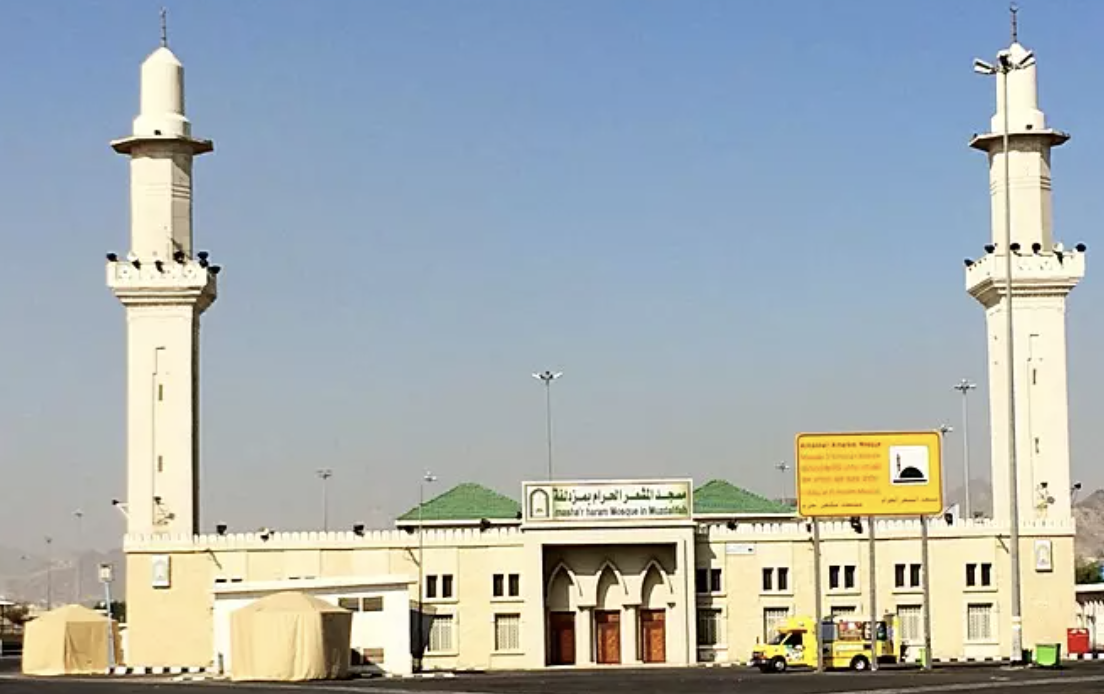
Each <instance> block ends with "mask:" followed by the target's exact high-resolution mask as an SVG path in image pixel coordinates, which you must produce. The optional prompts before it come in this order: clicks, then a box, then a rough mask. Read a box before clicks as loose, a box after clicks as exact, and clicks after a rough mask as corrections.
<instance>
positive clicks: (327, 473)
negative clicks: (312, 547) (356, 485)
mask: <svg viewBox="0 0 1104 694" xmlns="http://www.w3.org/2000/svg"><path fill="white" fill-rule="evenodd" d="M315 474H316V475H318V478H319V479H320V480H322V530H323V531H324V532H329V530H330V495H329V481H330V478H331V477H333V470H331V469H329V468H321V469H319V470H318V471H317V472H316V473H315Z"/></svg>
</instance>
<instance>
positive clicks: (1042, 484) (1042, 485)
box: [1039, 482, 1047, 489]
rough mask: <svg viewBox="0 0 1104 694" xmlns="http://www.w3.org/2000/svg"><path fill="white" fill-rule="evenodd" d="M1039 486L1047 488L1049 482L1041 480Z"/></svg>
mask: <svg viewBox="0 0 1104 694" xmlns="http://www.w3.org/2000/svg"><path fill="white" fill-rule="evenodd" d="M1039 486H1040V487H1042V488H1043V489H1046V488H1047V483H1046V482H1040V483H1039Z"/></svg>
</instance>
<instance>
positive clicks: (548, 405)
mask: <svg viewBox="0 0 1104 694" xmlns="http://www.w3.org/2000/svg"><path fill="white" fill-rule="evenodd" d="M560 376H563V372H562V371H557V372H555V373H553V372H552V371H541V372H540V373H535V374H533V378H535V379H537V380H539V381H544V415H545V426H546V429H547V432H548V481H549V482H551V481H552V381H555V380H556V379H557V378H559V377H560Z"/></svg>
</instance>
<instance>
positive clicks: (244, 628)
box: [230, 591, 353, 682]
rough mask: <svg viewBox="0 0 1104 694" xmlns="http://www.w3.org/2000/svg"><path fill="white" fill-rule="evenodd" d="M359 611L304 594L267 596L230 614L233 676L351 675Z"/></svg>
mask: <svg viewBox="0 0 1104 694" xmlns="http://www.w3.org/2000/svg"><path fill="white" fill-rule="evenodd" d="M352 629H353V613H352V612H349V611H348V610H343V609H341V608H340V607H335V606H333V605H331V604H330V603H328V602H325V601H323V600H319V599H318V598H316V597H314V596H311V595H306V594H304V593H296V592H291V591H287V592H283V593H275V594H273V595H269V596H266V597H263V598H261V599H259V600H257V601H256V602H253V603H250V604H249V605H246V606H245V607H242V608H241V609H238V610H235V611H234V612H233V613H231V615H230V679H232V680H268V681H282V682H286V681H299V680H321V679H336V678H339V677H346V676H348V674H349V648H350V647H349V641H350V637H351V636H352Z"/></svg>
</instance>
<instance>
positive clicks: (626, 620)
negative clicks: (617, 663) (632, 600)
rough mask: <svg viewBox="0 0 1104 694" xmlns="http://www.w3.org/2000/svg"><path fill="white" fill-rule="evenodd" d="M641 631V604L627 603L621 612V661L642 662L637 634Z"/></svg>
mask: <svg viewBox="0 0 1104 694" xmlns="http://www.w3.org/2000/svg"><path fill="white" fill-rule="evenodd" d="M639 633H640V606H639V605H625V609H624V610H622V612H621V662H622V663H629V664H636V663H640V662H642V658H641V652H640V645H639V644H638V643H637V641H638V639H637V636H638V635H639Z"/></svg>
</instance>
